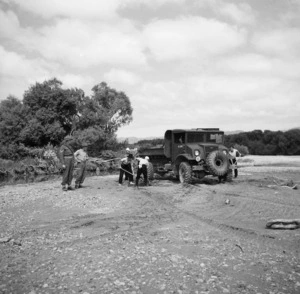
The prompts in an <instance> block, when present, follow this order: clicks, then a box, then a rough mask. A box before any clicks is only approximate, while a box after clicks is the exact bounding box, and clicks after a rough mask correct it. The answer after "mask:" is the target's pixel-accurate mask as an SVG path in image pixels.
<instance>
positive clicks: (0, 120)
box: [0, 96, 28, 145]
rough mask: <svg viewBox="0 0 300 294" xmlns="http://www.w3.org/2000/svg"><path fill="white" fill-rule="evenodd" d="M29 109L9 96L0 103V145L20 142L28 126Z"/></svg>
mask: <svg viewBox="0 0 300 294" xmlns="http://www.w3.org/2000/svg"><path fill="white" fill-rule="evenodd" d="M27 114H28V109H27V108H26V107H25V106H24V105H23V103H22V101H20V100H19V99H17V98H16V97H14V96H8V97H7V99H5V100H3V101H1V103H0V143H1V144H4V145H5V144H8V143H10V144H14V143H19V142H20V133H21V131H22V129H23V128H24V127H25V125H26V124H27Z"/></svg>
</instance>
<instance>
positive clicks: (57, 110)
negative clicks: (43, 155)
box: [21, 78, 81, 146]
mask: <svg viewBox="0 0 300 294" xmlns="http://www.w3.org/2000/svg"><path fill="white" fill-rule="evenodd" d="M80 99H81V91H80V90H77V89H75V90H74V89H71V90H70V89H63V88H62V82H61V81H59V80H57V79H56V78H54V79H51V80H48V81H45V82H43V83H36V84H35V85H33V86H31V87H30V88H29V90H27V91H26V92H25V94H24V99H23V103H24V105H25V106H26V107H28V109H29V117H28V119H29V121H28V125H27V126H26V127H25V128H24V129H23V130H22V133H21V139H22V141H23V142H24V143H25V144H26V145H29V146H44V145H46V144H48V143H52V144H55V145H56V144H58V143H60V142H61V141H62V139H63V137H64V136H65V135H67V134H69V133H70V132H71V130H72V123H73V118H74V115H76V114H77V104H78V101H79V100H80Z"/></svg>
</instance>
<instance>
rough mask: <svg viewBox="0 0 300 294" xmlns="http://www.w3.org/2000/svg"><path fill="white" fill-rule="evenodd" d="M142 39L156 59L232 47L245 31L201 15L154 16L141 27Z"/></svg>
mask: <svg viewBox="0 0 300 294" xmlns="http://www.w3.org/2000/svg"><path fill="white" fill-rule="evenodd" d="M144 38H145V43H146V44H147V46H148V47H149V49H150V50H151V53H152V54H153V55H154V57H155V58H156V59H157V60H174V59H184V58H191V59H192V58H199V57H205V56H210V55H212V56H213V55H218V54H222V53H226V52H227V51H230V50H233V49H236V48H238V47H240V46H241V45H243V44H244V43H245V40H246V32H245V31H244V30H239V29H237V28H236V27H232V26H229V25H228V24H226V23H222V22H219V21H217V20H209V19H205V18H202V17H189V18H181V19H178V20H158V21H154V22H152V23H150V24H149V25H148V26H147V27H146V28H145V30H144Z"/></svg>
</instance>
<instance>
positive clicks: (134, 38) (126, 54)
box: [32, 20, 146, 68]
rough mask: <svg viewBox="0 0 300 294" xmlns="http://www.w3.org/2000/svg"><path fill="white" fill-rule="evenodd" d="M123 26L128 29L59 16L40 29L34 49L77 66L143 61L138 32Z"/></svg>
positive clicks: (52, 58) (125, 63)
mask: <svg viewBox="0 0 300 294" xmlns="http://www.w3.org/2000/svg"><path fill="white" fill-rule="evenodd" d="M124 25H126V23H125V22H124ZM125 28H126V29H129V31H126V30H124V28H123V29H121V28H120V27H111V26H107V25H103V24H99V23H95V24H89V25H87V24H85V23H82V22H80V21H75V20H61V21H59V22H58V23H57V24H56V25H55V26H51V27H45V28H42V29H41V30H40V31H39V32H40V35H41V36H40V37H39V38H38V40H37V41H38V42H37V44H36V46H35V49H36V50H37V51H38V52H39V53H40V54H42V55H43V56H44V57H45V58H48V59H51V60H57V61H59V62H61V63H64V64H67V65H69V66H73V67H78V68H87V67H95V66H97V65H100V64H115V65H116V64H122V65H127V66H129V67H134V66H140V65H146V57H145V55H144V53H143V46H142V44H141V43H140V41H139V38H138V32H137V31H135V30H134V28H133V27H130V26H127V27H125ZM32 45H33V44H32Z"/></svg>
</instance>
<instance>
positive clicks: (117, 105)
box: [92, 82, 133, 134]
mask: <svg viewBox="0 0 300 294" xmlns="http://www.w3.org/2000/svg"><path fill="white" fill-rule="evenodd" d="M92 91H93V95H92V99H93V100H94V101H95V102H96V105H97V107H98V111H99V112H100V114H101V116H102V117H103V118H104V123H105V125H104V129H105V133H108V134H111V133H115V132H116V131H117V130H118V128H119V127H121V126H122V125H125V124H128V123H130V122H131V121H132V111H133V109H132V107H131V103H130V100H129V98H128V97H127V96H126V94H125V93H124V92H117V91H116V90H115V89H112V88H110V87H108V86H107V84H106V83H105V82H102V83H100V84H98V85H96V86H94V87H93V89H92Z"/></svg>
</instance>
